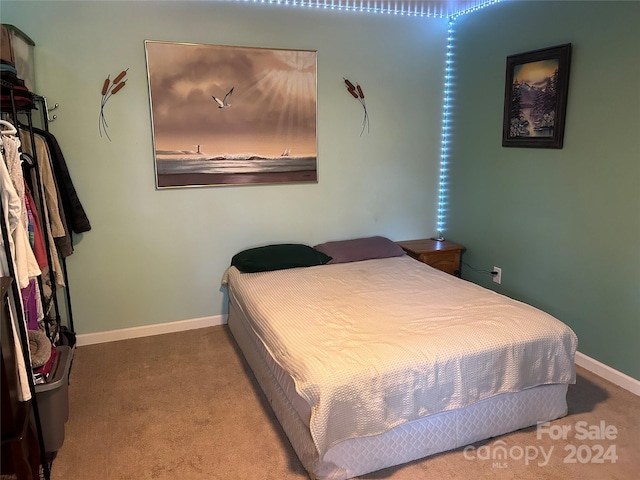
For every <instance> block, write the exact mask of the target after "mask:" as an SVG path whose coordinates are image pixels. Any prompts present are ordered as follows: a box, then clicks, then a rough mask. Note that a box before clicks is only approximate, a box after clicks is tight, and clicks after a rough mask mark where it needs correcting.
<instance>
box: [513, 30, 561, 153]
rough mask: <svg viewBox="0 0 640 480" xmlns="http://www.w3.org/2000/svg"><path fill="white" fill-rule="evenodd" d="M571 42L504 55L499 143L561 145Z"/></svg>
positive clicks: (543, 146)
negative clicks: (505, 59)
mask: <svg viewBox="0 0 640 480" xmlns="http://www.w3.org/2000/svg"><path fill="white" fill-rule="evenodd" d="M570 63H571V44H570V43H568V44H565V45H558V46H556V47H551V48H545V49H542V50H534V51H531V52H526V53H521V54H518V55H510V56H508V57H507V75H506V81H505V94H504V121H503V127H502V146H503V147H534V148H562V144H563V139H564V122H565V113H566V110H567V93H568V87H569V67H570Z"/></svg>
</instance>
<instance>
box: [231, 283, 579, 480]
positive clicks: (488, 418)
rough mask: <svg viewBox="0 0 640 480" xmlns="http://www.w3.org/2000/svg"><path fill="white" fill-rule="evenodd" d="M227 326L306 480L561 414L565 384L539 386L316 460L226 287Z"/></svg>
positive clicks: (334, 477) (271, 365)
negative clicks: (301, 466)
mask: <svg viewBox="0 0 640 480" xmlns="http://www.w3.org/2000/svg"><path fill="white" fill-rule="evenodd" d="M228 325H229V329H230V331H231V333H232V335H233V337H234V338H235V340H236V342H237V344H238V346H239V347H240V350H241V351H242V353H243V355H244V357H245V359H246V360H247V362H248V364H249V366H250V367H251V370H252V371H253V373H254V375H255V377H256V379H257V381H258V384H259V385H260V387H261V389H262V391H263V392H264V394H265V395H266V397H267V399H268V400H269V403H270V404H271V407H272V409H273V411H274V413H275V415H276V417H277V419H278V421H279V422H280V424H281V426H282V428H283V430H284V432H285V433H286V435H287V437H288V438H289V441H290V442H291V445H292V446H293V449H294V450H295V452H296V454H297V455H298V458H299V459H300V461H301V462H302V465H303V466H304V468H305V469H306V470H307V472H308V473H309V477H310V478H311V479H312V480H325V479H327V480H344V479H348V478H352V477H357V476H359V475H364V474H365V473H369V472H373V471H376V470H380V469H383V468H386V467H391V466H394V465H399V464H402V463H406V462H410V461H412V460H416V459H418V458H423V457H426V456H429V455H434V454H436V453H440V452H444V451H447V450H452V449H455V448H458V447H462V446H465V445H469V444H471V443H473V442H477V441H479V440H483V439H486V438H490V437H494V436H497V435H502V434H504V433H507V432H512V431H514V430H518V429H521V428H525V427H529V426H532V425H536V423H537V422H546V421H550V420H554V419H556V418H559V417H562V416H564V415H566V414H567V402H566V394H567V387H568V386H567V385H566V384H558V385H542V386H538V387H535V388H530V389H527V390H523V391H521V392H518V393H507V394H501V395H498V396H496V397H493V398H490V399H487V400H483V401H481V402H478V403H476V404H474V405H472V406H470V407H467V408H463V409H459V410H453V411H447V412H442V413H439V414H435V415H431V416H428V417H424V418H421V419H419V420H414V421H412V422H409V423H405V424H402V425H399V426H397V427H395V428H393V429H392V430H389V431H387V432H385V433H383V434H380V435H375V436H371V437H363V438H355V439H349V440H346V441H343V442H340V443H338V444H337V445H334V446H333V447H331V448H330V449H329V450H328V451H327V452H326V453H325V454H324V455H323V456H322V457H320V456H319V455H318V451H317V450H316V447H315V444H314V442H313V440H312V438H311V433H310V431H309V425H308V424H306V423H305V422H304V421H303V420H302V419H301V418H300V416H299V415H298V413H297V412H296V410H295V409H294V408H293V406H292V404H291V402H290V401H289V399H288V397H287V395H286V394H285V392H284V391H283V388H282V381H278V378H277V377H278V375H282V374H283V372H282V371H281V370H280V371H279V370H278V369H279V367H278V366H277V365H276V364H275V362H274V361H273V360H272V359H271V357H270V356H269V354H268V353H267V351H266V349H265V348H264V346H263V345H262V343H261V342H260V340H259V339H258V338H257V336H256V335H255V334H254V333H253V330H252V329H251V328H250V327H248V325H249V323H248V322H247V320H246V319H245V317H244V313H243V312H242V311H241V309H240V308H238V304H237V301H236V299H235V297H234V293H233V289H231V288H230V289H229V318H228Z"/></svg>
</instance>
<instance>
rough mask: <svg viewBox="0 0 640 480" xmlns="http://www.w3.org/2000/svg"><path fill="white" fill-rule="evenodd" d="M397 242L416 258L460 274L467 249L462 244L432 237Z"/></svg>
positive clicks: (456, 274)
mask: <svg viewBox="0 0 640 480" xmlns="http://www.w3.org/2000/svg"><path fill="white" fill-rule="evenodd" d="M396 243H397V244H398V245H400V246H401V247H402V249H403V250H404V251H405V252H407V254H408V255H410V256H411V257H413V258H415V259H416V260H419V261H421V262H423V263H426V264H427V265H431V266H432V267H434V268H437V269H438V270H442V271H443V272H446V273H450V274H451V275H455V276H456V277H459V276H460V269H461V268H462V264H461V257H462V253H463V252H464V251H465V250H466V248H465V247H463V246H462V245H458V244H457V243H453V242H450V241H448V240H442V241H441V242H439V241H438V240H433V239H432V238H425V239H423V240H405V241H403V242H396Z"/></svg>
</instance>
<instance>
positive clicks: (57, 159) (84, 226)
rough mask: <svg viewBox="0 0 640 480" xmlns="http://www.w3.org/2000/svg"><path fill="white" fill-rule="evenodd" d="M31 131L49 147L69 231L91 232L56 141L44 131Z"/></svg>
mask: <svg viewBox="0 0 640 480" xmlns="http://www.w3.org/2000/svg"><path fill="white" fill-rule="evenodd" d="M33 131H34V133H36V134H38V135H40V136H41V137H42V138H43V139H44V141H45V142H46V144H47V146H48V147H49V154H50V156H51V165H52V166H53V173H54V176H55V179H56V183H57V185H58V191H59V192H60V197H61V198H62V210H63V212H64V216H65V218H66V220H67V226H68V227H69V230H71V231H73V232H75V233H83V232H88V231H89V230H91V223H90V222H89V218H88V217H87V214H86V213H85V210H84V208H83V206H82V203H81V202H80V198H78V193H77V192H76V189H75V187H74V186H73V181H72V180H71V175H70V173H69V169H68V168H67V163H66V161H65V158H64V155H63V154H62V150H61V149H60V145H59V144H58V140H57V139H56V137H55V136H54V135H53V134H52V133H51V132H47V131H46V130H40V129H39V128H34V129H33Z"/></svg>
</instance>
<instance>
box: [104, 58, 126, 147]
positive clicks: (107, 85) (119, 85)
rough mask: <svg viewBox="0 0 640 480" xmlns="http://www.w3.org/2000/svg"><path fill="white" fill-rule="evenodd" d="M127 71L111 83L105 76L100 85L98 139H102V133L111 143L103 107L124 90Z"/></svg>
mask: <svg viewBox="0 0 640 480" xmlns="http://www.w3.org/2000/svg"><path fill="white" fill-rule="evenodd" d="M128 70H129V69H128V68H126V69H125V70H123V71H121V72H120V73H119V74H118V76H117V77H116V78H114V79H113V81H111V80H110V79H109V77H110V75H107V78H105V80H104V82H103V83H102V100H101V101H100V117H99V119H98V132H99V133H100V137H102V132H103V131H104V134H105V135H106V137H107V138H108V139H109V141H111V137H110V136H109V132H107V128H109V125H108V124H107V119H106V118H105V117H104V107H105V105H106V104H107V101H109V99H110V98H111V97H112V96H113V95H115V94H116V93H118V92H119V91H120V90H122V89H123V88H124V86H125V84H126V83H127V81H126V80H125V79H124V77H125V76H126V75H127V71H128Z"/></svg>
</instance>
